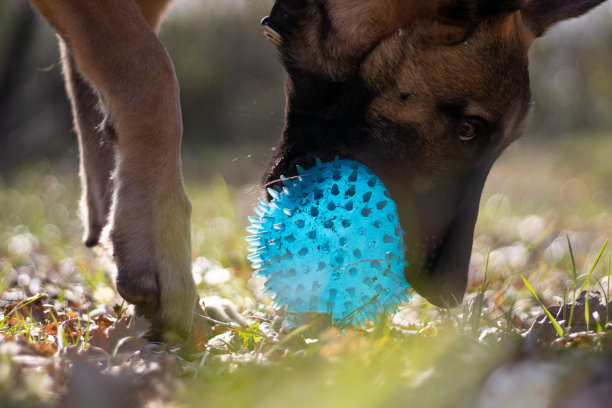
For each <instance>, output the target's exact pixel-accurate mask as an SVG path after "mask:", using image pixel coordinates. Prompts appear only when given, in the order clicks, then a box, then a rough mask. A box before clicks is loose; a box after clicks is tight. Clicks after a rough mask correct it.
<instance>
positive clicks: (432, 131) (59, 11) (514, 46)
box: [30, 0, 603, 338]
mask: <svg viewBox="0 0 612 408" xmlns="http://www.w3.org/2000/svg"><path fill="white" fill-rule="evenodd" d="M30 1H31V3H32V4H33V5H34V7H35V8H36V9H37V10H38V11H39V12H40V14H41V15H42V16H43V17H44V18H45V19H46V20H47V21H48V22H49V23H50V24H51V26H52V27H53V28H54V29H55V30H56V31H57V32H58V34H59V38H60V49H61V54H62V63H63V74H64V78H65V83H66V89H67V93H68V95H69V98H70V102H71V105H72V111H73V116H74V125H75V129H76V132H77V134H78V139H79V147H80V157H81V161H80V176H81V180H82V188H83V203H84V207H85V226H86V232H85V244H86V245H88V246H94V245H97V244H98V243H100V242H104V241H105V239H104V237H106V239H107V240H108V241H109V242H110V243H111V245H112V254H113V258H114V261H115V263H116V265H117V270H118V274H117V278H116V286H117V290H118V292H119V293H120V294H121V296H122V297H124V298H125V299H126V300H127V301H128V302H130V303H132V304H134V305H135V306H136V310H137V312H138V313H139V314H142V315H144V316H146V317H147V318H148V319H150V320H151V322H152V323H153V328H154V330H155V331H157V333H158V334H159V335H160V336H166V337H167V336H169V335H171V334H176V335H178V336H180V337H182V338H188V337H189V334H190V332H191V330H192V327H193V324H194V315H197V313H195V314H194V313H193V311H194V310H195V311H197V310H198V307H199V306H198V301H197V300H198V294H197V291H196V286H195V283H194V281H193V278H192V275H191V249H190V248H191V246H190V212H191V206H190V202H189V199H188V197H187V194H186V193H185V189H184V186H183V181H182V173H181V158H180V152H179V150H180V144H181V135H182V121H181V110H180V104H179V97H178V93H179V85H178V82H177V79H176V75H175V72H174V67H173V64H172V61H171V59H170V57H169V56H168V54H167V53H166V51H165V49H164V47H163V45H162V44H161V42H160V41H159V39H158V37H157V35H156V33H157V32H158V30H159V27H160V24H161V22H162V20H163V18H164V16H165V14H166V11H167V9H168V6H169V4H170V2H171V0H30ZM602 2H603V0H276V2H275V4H274V7H273V9H272V13H271V15H270V16H269V17H268V18H267V19H265V20H264V21H263V24H264V30H265V33H266V35H267V36H268V37H269V38H270V39H271V40H273V42H274V43H275V44H276V45H277V47H278V51H279V55H280V58H281V61H282V64H283V66H284V67H285V69H286V71H287V74H288V79H287V84H286V100H287V107H286V125H285V128H284V131H283V133H282V137H281V139H280V142H279V144H278V146H277V149H276V150H275V153H274V156H273V158H272V160H271V162H270V165H269V168H268V170H267V171H266V174H265V176H264V181H263V184H264V185H265V186H271V185H274V184H276V183H278V182H279V180H280V176H281V175H284V176H287V177H290V176H293V175H295V174H296V165H301V166H303V167H308V166H311V165H313V164H314V161H315V158H317V157H318V158H320V159H322V160H324V161H325V160H331V159H332V158H333V157H334V156H336V155H338V156H340V157H342V158H347V159H353V160H356V161H358V162H361V163H363V164H365V165H366V166H367V167H369V168H370V169H372V170H373V171H374V172H375V173H376V174H377V175H378V176H379V177H380V178H381V179H382V181H383V182H384V184H385V186H386V187H387V188H388V190H389V191H390V193H391V195H392V197H393V198H394V200H395V202H396V203H397V205H398V211H399V216H400V223H401V224H402V226H403V229H404V230H405V231H406V234H407V235H406V239H405V241H406V243H407V244H408V250H407V253H406V258H407V259H408V260H410V266H409V267H407V268H406V270H405V275H406V278H407V280H408V281H409V282H410V283H411V285H412V286H413V287H414V288H415V289H416V290H417V292H419V293H421V294H422V295H423V296H425V297H426V298H427V299H428V300H429V301H430V302H432V303H434V304H436V305H440V306H444V307H451V306H454V305H457V304H458V303H460V302H461V301H462V298H463V295H464V292H465V289H466V285H467V271H468V264H469V259H470V254H471V247H472V240H473V233H474V225H475V222H476V218H477V214H478V204H479V200H480V195H481V192H482V188H483V185H484V182H485V179H486V177H487V174H488V172H489V170H490V168H491V166H492V164H493V163H494V162H495V160H496V158H497V157H498V156H499V155H500V153H501V152H502V151H503V150H504V148H506V147H507V146H508V145H509V144H510V143H512V142H513V141H514V140H516V139H517V138H518V137H519V136H520V135H521V134H522V132H523V130H524V127H525V123H526V120H527V117H528V113H529V111H530V106H531V96H530V90H529V76H528V70H527V66H528V58H527V53H528V51H529V48H530V46H531V45H532V44H533V42H534V41H535V40H536V39H537V38H538V37H540V36H542V35H543V34H544V33H545V32H546V30H547V29H548V28H549V27H551V26H552V25H553V24H555V23H557V22H560V21H562V20H565V19H568V18H571V17H575V16H579V15H581V14H583V13H585V12H587V11H588V10H590V9H592V8H594V7H595V6H597V5H598V4H600V3H602Z"/></svg>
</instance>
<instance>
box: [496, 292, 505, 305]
mask: <svg viewBox="0 0 612 408" xmlns="http://www.w3.org/2000/svg"><path fill="white" fill-rule="evenodd" d="M505 297H506V291H505V290H502V291H499V292H497V293H496V294H495V296H493V304H494V305H495V307H501V305H503V303H504V298H505Z"/></svg>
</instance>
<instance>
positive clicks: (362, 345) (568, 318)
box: [0, 136, 612, 408]
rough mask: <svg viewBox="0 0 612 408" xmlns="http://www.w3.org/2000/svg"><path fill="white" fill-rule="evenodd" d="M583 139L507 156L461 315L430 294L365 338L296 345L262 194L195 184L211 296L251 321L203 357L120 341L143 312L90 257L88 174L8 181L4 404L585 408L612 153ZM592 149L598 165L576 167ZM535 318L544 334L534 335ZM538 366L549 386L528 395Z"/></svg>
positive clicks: (490, 195) (0, 254)
mask: <svg viewBox="0 0 612 408" xmlns="http://www.w3.org/2000/svg"><path fill="white" fill-rule="evenodd" d="M577 139H579V142H576V141H565V142H563V143H559V144H557V145H555V147H554V149H551V148H544V147H543V146H538V145H533V144H529V143H524V144H516V145H513V146H512V147H511V148H510V151H509V153H508V154H506V155H504V156H503V157H502V158H501V160H500V162H499V163H498V165H497V166H496V168H495V170H494V172H493V173H492V174H491V177H490V179H489V182H488V183H487V186H486V187H485V191H484V193H483V199H482V203H481V211H480V218H479V221H478V224H477V228H476V235H475V242H474V250H473V257H472V262H471V266H470V280H469V288H468V293H467V295H466V299H465V301H464V303H463V305H462V306H461V307H459V308H456V309H454V310H445V309H440V308H436V307H434V306H431V305H430V304H428V303H427V302H426V301H424V299H422V298H420V297H419V296H417V295H415V296H413V298H412V299H411V301H410V302H408V303H407V304H405V305H403V306H402V307H401V308H400V311H399V313H397V314H396V315H395V316H387V318H386V319H385V320H384V321H382V322H377V323H376V324H372V325H370V326H369V327H368V329H367V330H355V329H350V328H347V329H345V330H344V331H339V330H338V329H336V328H327V327H325V326H324V325H318V324H317V322H313V323H311V324H309V325H306V326H303V327H300V328H298V329H297V330H294V331H293V332H291V333H290V334H288V335H286V334H282V333H281V330H280V328H281V327H280V323H281V319H280V318H278V317H275V316H274V314H273V311H272V307H271V304H270V301H269V299H267V298H265V297H263V296H261V295H260V294H259V292H258V288H259V287H260V286H261V282H260V281H258V280H256V279H252V278H251V276H250V273H251V271H250V270H249V268H248V264H247V262H246V257H245V254H246V243H245V241H244V239H243V237H244V236H245V235H246V233H244V227H245V226H246V216H247V215H251V214H250V207H251V206H252V204H253V203H254V201H255V199H256V194H254V193H253V191H254V190H253V189H252V187H248V186H247V187H245V186H235V185H228V184H226V183H225V182H224V180H223V179H222V178H221V177H217V178H213V179H212V181H211V182H210V183H207V184H206V185H203V183H201V182H198V181H197V180H196V179H189V180H187V188H188V190H189V194H190V196H191V199H192V204H193V208H194V212H193V259H194V276H195V278H196V281H197V282H198V286H199V289H200V292H201V293H202V294H204V295H206V296H214V297H216V298H213V299H212V300H210V302H208V303H211V302H212V303H214V302H215V301H217V302H220V303H219V304H220V306H219V309H220V310H223V308H224V307H226V305H227V303H223V302H225V301H227V300H229V301H231V302H232V303H233V304H235V305H236V306H237V308H238V310H239V311H240V312H241V313H242V316H243V317H244V318H245V319H247V321H248V323H249V326H248V327H247V328H240V327H237V326H235V325H231V324H227V323H223V322H222V323H220V324H217V325H216V326H215V328H214V330H215V334H216V337H215V338H213V339H212V340H210V341H209V342H208V343H206V344H204V345H203V347H202V349H201V350H200V351H199V352H198V353H197V354H195V355H192V356H191V358H189V359H185V358H184V357H182V356H180V355H178V354H177V350H176V349H175V348H172V346H166V345H159V344H148V345H147V344H146V342H143V341H142V339H141V338H140V336H141V333H140V331H138V330H137V329H134V328H129V327H127V326H125V325H124V326H122V324H124V323H121V322H124V320H122V316H124V315H125V314H126V313H129V312H126V310H125V308H126V305H125V304H122V301H121V299H120V298H119V297H118V296H117V295H116V293H115V292H114V291H113V289H112V284H111V282H112V279H111V277H110V275H111V273H112V269H113V267H112V263H111V262H110V261H109V260H108V258H107V257H106V256H105V255H104V254H103V253H101V251H97V250H96V251H90V250H87V249H84V248H83V247H82V246H81V245H80V238H81V227H80V221H79V220H78V207H77V201H78V195H79V188H78V182H77V180H76V176H75V175H73V174H64V173H62V172H61V171H58V170H56V169H54V168H53V167H50V166H49V165H48V164H44V163H42V164H39V165H36V166H34V167H32V168H30V169H27V170H24V171H20V172H18V173H16V174H15V175H13V176H11V177H10V178H6V179H0V208H2V209H3V211H1V212H0V314H1V315H0V397H1V398H3V401H5V403H6V406H78V405H70V404H68V403H67V402H66V401H67V398H68V400H70V398H72V399H73V400H78V398H79V396H80V394H79V393H78V392H77V390H78V389H85V388H87V387H80V388H79V387H78V386H76V385H74V384H80V383H79V382H78V381H77V380H81V381H85V380H87V381H91V382H93V383H95V384H96V387H97V388H99V389H100V390H102V391H101V392H102V394H100V395H98V394H95V392H94V393H93V394H92V396H88V397H87V396H86V397H83V398H85V400H79V401H81V404H85V403H86V402H87V398H90V401H91V400H98V402H99V401H105V398H111V397H109V395H122V394H121V392H128V391H125V390H124V389H123V388H121V387H120V386H119V385H118V384H117V383H124V384H128V385H129V387H128V388H129V389H130V390H132V391H133V395H132V394H130V395H132V397H133V398H143V397H142V396H143V395H148V396H149V398H153V399H158V400H159V401H162V403H163V404H164V406H170V407H177V408H178V407H191V406H200V405H203V404H204V403H205V404H206V406H210V407H216V406H223V407H225V406H231V407H234V406H249V407H259V406H262V407H263V406H265V407H276V406H278V407H286V406H287V405H289V404H290V405H291V406H294V407H302V406H303V407H307V406H308V407H310V406H317V407H327V406H330V407H331V406H334V407H338V406H339V407H343V406H351V407H378V406H380V407H388V406H395V405H402V406H412V405H415V406H416V405H421V406H426V407H445V406H453V407H475V406H481V407H489V406H496V407H497V406H499V407H505V406H508V407H511V406H519V404H518V402H517V401H516V398H518V397H517V395H519V394H520V395H521V396H522V398H524V401H523V402H524V404H523V405H522V406H528V407H531V406H542V404H552V405H550V406H556V405H555V401H557V399H560V398H565V400H568V401H571V398H572V395H574V394H573V393H579V392H580V390H583V389H588V386H589V383H590V378H591V377H592V376H593V375H595V374H596V373H597V372H598V370H600V369H601V368H600V367H601V361H602V359H604V361H607V360H606V359H607V356H608V355H609V354H610V352H611V351H612V341H611V340H612V337H611V336H610V325H609V324H608V317H607V313H603V312H602V310H605V306H603V308H604V309H602V304H603V305H605V304H607V303H608V301H609V295H610V291H609V282H610V279H609V278H610V268H611V266H610V254H609V251H608V249H607V246H606V244H607V239H608V238H609V237H610V236H612V216H611V215H610V208H609V203H610V202H612V201H611V200H609V199H610V196H611V195H612V191H610V190H609V185H608V184H607V183H609V177H608V176H609V175H611V174H612V163H610V162H609V160H607V158H606V156H605V155H602V154H600V153H598V152H601V151H607V152H610V151H612V139H611V138H609V137H608V138H607V139H606V138H597V137H588V136H583V137H580V138H576V139H574V140H577ZM551 150H553V152H551ZM590 151H594V152H595V154H594V155H593V157H591V158H590V159H588V160H589V161H588V163H589V164H590V165H589V166H585V165H584V163H585V162H586V161H585V162H578V160H587V159H584V158H583V156H585V157H587V153H588V152H590ZM525 180H529V183H526V182H525ZM605 243H606V244H605ZM583 292H586V293H583ZM597 292H599V294H597ZM589 293H590V295H591V296H589ZM581 294H582V295H583V296H581ZM585 295H586V296H585ZM219 299H223V300H221V301H220V300H219ZM600 303H601V304H600ZM555 307H556V309H555ZM593 312H597V313H595V314H594V313H593ZM593 316H598V317H597V319H596V321H595V322H593ZM536 319H537V320H538V321H544V322H543V323H538V324H536V325H535V326H534V329H531V328H532V325H533V324H534V322H535V321H536ZM547 322H552V323H547ZM109 327H110V328H109ZM530 329H531V330H530ZM139 340H140V342H139ZM100 350H101V351H100ZM79 356H80V357H79ZM82 361H86V362H89V363H92V362H93V363H94V367H97V368H95V369H93V368H92V366H87V365H85V366H83V364H81V363H82ZM96 364H97V366H96ZM523 369H525V370H526V371H525V372H529V373H535V374H533V376H532V377H529V379H528V380H527V379H526V378H527V377H526V375H524V374H522V373H523V371H522V370H523ZM538 373H539V374H538ZM135 374H137V375H136V376H134V375H135ZM130 378H140V379H141V380H139V381H140V382H133V380H130ZM500 378H501V381H499V379H500ZM113 379H115V380H117V381H114V382H113ZM130 381H132V382H130ZM500 384H501V385H500ZM126 387H127V386H126ZM142 387H144V388H142ZM147 387H149V388H147ZM585 387H587V388H585ZM118 390H119V391H118ZM121 390H123V391H121ZM143 390H145V391H143ZM90 391H91V390H90ZM120 391H121V392H120ZM92 392H93V391H92ZM128 394H129V392H128ZM96 395H97V396H96ZM139 396H140V397H139ZM505 398H506V399H505ZM508 398H509V399H508ZM512 398H515V399H514V400H513V399H512ZM525 401H526V402H525ZM543 401H544V402H543ZM523 402H521V403H523ZM479 404H480V405H479ZM112 405H116V404H113V403H112V401H110V400H109V403H108V404H107V406H112ZM118 406H120V405H118Z"/></svg>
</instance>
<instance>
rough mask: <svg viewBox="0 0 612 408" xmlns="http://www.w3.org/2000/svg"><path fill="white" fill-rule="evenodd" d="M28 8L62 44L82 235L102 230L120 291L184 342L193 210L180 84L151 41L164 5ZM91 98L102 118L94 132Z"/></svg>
mask: <svg viewBox="0 0 612 408" xmlns="http://www.w3.org/2000/svg"><path fill="white" fill-rule="evenodd" d="M32 3H33V4H34V6H36V8H38V10H40V12H41V13H42V14H43V16H44V17H45V18H46V19H47V20H48V21H49V22H50V23H51V25H53V27H54V28H55V29H56V30H57V31H58V33H59V34H60V36H61V38H62V41H63V42H64V45H63V46H62V49H63V52H62V53H63V57H64V67H65V68H64V70H65V75H66V79H67V81H66V82H67V84H68V91H69V95H70V96H71V100H72V103H73V112H74V114H75V115H74V116H75V125H76V129H77V133H78V134H79V140H80V146H81V153H82V164H81V172H82V180H83V187H84V193H85V195H84V196H85V201H86V202H87V209H88V214H87V219H88V224H89V228H88V238H89V239H92V240H94V239H97V236H98V235H99V234H100V229H101V228H102V227H103V226H104V225H106V227H105V228H106V234H107V235H108V237H109V238H110V241H111V242H112V251H113V256H114V258H115V261H116V263H117V267H118V277H117V288H118V290H119V293H120V294H121V295H122V296H123V297H124V298H125V299H126V300H128V301H129V302H131V303H134V304H135V305H136V306H137V308H138V309H139V311H140V312H141V313H143V314H145V315H146V316H148V317H149V318H151V319H152V320H153V321H155V322H157V323H158V324H157V325H156V326H158V327H163V329H164V330H171V331H176V332H178V333H180V334H183V335H184V334H186V333H188V332H189V330H190V327H191V323H192V319H193V314H192V313H191V311H192V310H194V307H195V306H196V299H197V293H196V288H195V283H194V281H193V278H192V276H191V249H190V212H191V206H190V203H189V200H188V198H187V195H186V193H185V190H184V187H183V182H182V174H181V158H180V151H179V150H180V143H181V136H182V122H181V110H180V104H179V88H178V83H177V80H176V76H175V73H174V67H173V65H172V61H171V60H170V58H169V56H168V55H167V53H166V51H165V49H164V47H163V46H162V45H161V43H160V42H159V40H158V38H157V36H156V34H155V32H156V31H157V29H158V28H159V25H160V23H161V20H162V18H163V14H164V13H165V10H166V9H167V6H168V4H169V1H165V0H158V1H146V0H142V1H138V2H137V3H135V2H132V1H121V0H105V1H98V0H91V1H84V0H68V1H60V0H34V1H32ZM88 86H89V87H90V88H88ZM98 99H99V100H100V101H101V102H102V104H103V109H104V111H105V113H106V115H107V120H108V121H109V123H108V124H107V126H104V128H102V129H100V128H99V127H98V126H99V124H100V121H101V120H100V119H101V114H100V113H99V111H98V110H97V109H96V105H97V103H98ZM108 133H110V134H108ZM115 133H116V134H117V135H119V136H118V137H113V134H115ZM111 171H112V179H113V181H114V186H113V188H112V189H111V184H110V181H109V178H108V175H109V172H111ZM111 190H112V191H111ZM110 197H112V198H110ZM107 217H108V220H107Z"/></svg>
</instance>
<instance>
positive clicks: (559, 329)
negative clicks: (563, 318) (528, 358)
mask: <svg viewBox="0 0 612 408" xmlns="http://www.w3.org/2000/svg"><path fill="white" fill-rule="evenodd" d="M521 278H522V279H523V282H524V283H525V286H526V287H527V289H529V292H531V294H532V295H533V297H534V298H535V300H537V301H538V303H539V304H540V307H541V308H542V309H543V310H544V312H545V313H546V316H548V319H549V320H550V322H551V323H552V325H553V326H554V328H555V330H556V331H557V334H558V335H559V337H563V335H564V334H563V329H562V328H561V326H560V325H559V322H558V321H557V319H555V317H554V316H553V315H552V313H550V312H549V311H548V309H547V308H546V307H545V306H544V304H543V303H542V302H541V301H540V298H539V297H538V295H537V294H536V292H535V290H534V289H533V288H532V287H531V285H530V284H529V282H528V281H527V279H526V278H525V277H524V276H523V275H521Z"/></svg>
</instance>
